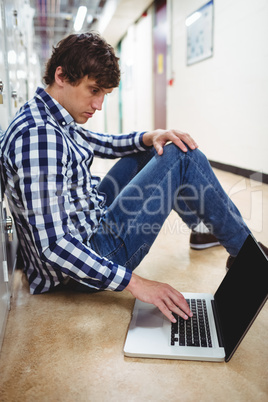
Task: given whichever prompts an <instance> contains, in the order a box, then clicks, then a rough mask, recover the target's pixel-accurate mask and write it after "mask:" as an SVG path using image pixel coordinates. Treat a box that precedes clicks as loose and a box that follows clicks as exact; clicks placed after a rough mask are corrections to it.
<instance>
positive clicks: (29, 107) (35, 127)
mask: <svg viewBox="0 0 268 402" xmlns="http://www.w3.org/2000/svg"><path fill="white" fill-rule="evenodd" d="M40 133H42V134H43V135H44V134H45V133H47V134H49V135H50V137H51V135H57V136H58V135H59V134H60V130H59V128H58V126H57V124H56V123H55V121H54V119H53V118H52V116H51V115H50V111H49V109H48V108H47V107H46V106H45V104H44V103H43V102H42V101H41V100H40V99H38V97H37V98H36V97H34V98H33V99H31V100H30V101H28V102H27V103H25V105H24V106H22V107H21V109H20V110H19V111H18V112H17V114H16V115H15V117H14V119H13V120H12V122H11V123H10V125H9V127H8V129H7V130H6V132H5V133H4V135H3V136H2V138H1V139H0V141H1V144H2V147H4V148H5V145H7V146H8V148H9V147H11V148H13V147H16V143H17V142H19V141H21V140H24V139H26V138H29V142H34V141H36V140H35V139H34V138H35V137H37V136H39V135H40ZM56 133H57V134H56ZM26 141H27V140H26Z"/></svg>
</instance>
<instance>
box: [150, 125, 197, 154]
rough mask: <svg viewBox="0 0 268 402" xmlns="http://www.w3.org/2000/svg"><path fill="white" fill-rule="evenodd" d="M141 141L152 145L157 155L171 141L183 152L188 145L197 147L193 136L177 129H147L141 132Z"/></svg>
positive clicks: (192, 147) (161, 152)
mask: <svg viewBox="0 0 268 402" xmlns="http://www.w3.org/2000/svg"><path fill="white" fill-rule="evenodd" d="M142 139H143V143H144V144H145V145H146V146H148V147H150V146H152V145H153V146H154V148H155V149H156V151H157V153H158V155H162V154H163V147H164V146H165V145H166V143H167V142H170V141H171V142H173V143H174V144H175V145H177V147H179V148H180V149H181V150H182V151H183V152H187V147H186V146H185V144H186V145H188V146H189V147H190V148H191V149H196V148H197V147H198V145H197V143H196V142H195V141H194V140H193V138H192V137H191V136H190V135H189V134H187V133H183V132H182V131H179V130H160V129H159V130H154V131H148V132H146V133H144V134H143V138H142Z"/></svg>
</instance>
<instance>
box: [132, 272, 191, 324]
mask: <svg viewBox="0 0 268 402" xmlns="http://www.w3.org/2000/svg"><path fill="white" fill-rule="evenodd" d="M125 289H126V290H127V291H129V292H130V293H131V294H132V295H133V296H134V297H136V298H137V299H139V300H141V301H143V302H145V303H151V304H154V305H155V306H156V307H158V308H159V310H160V311H161V312H162V313H163V314H164V315H165V316H166V317H167V318H168V319H169V320H170V321H172V322H176V319H175V318H174V316H173V314H172V313H176V314H178V315H179V316H181V317H182V318H184V319H185V320H187V319H188V317H192V316H193V314H192V312H191V310H190V308H189V306H188V303H187V302H186V300H185V298H184V297H183V295H182V294H181V293H180V292H178V291H177V290H175V289H174V288H172V287H171V286H169V285H167V284H165V283H161V282H155V281H151V280H148V279H144V278H141V277H140V276H138V275H136V274H134V273H132V277H131V279H130V282H129V284H128V285H127V287H126V288H125Z"/></svg>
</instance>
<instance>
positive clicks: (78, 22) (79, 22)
mask: <svg viewBox="0 0 268 402" xmlns="http://www.w3.org/2000/svg"><path fill="white" fill-rule="evenodd" d="M86 15H87V8H86V7H85V6H80V7H79V8H78V11H77V14H76V17H75V22H74V30H75V31H76V32H77V31H80V29H81V28H82V26H83V24H84V21H85V18H86Z"/></svg>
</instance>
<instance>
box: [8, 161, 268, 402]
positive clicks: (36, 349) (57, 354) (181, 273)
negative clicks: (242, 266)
mask: <svg viewBox="0 0 268 402" xmlns="http://www.w3.org/2000/svg"><path fill="white" fill-rule="evenodd" d="M101 169H102V168H101V167H99V171H100V170H101ZM103 170H105V168H104V167H103ZM216 173H217V175H218V177H219V179H220V181H221V182H222V184H223V186H224V188H225V189H226V191H227V192H228V193H229V194H230V195H231V196H232V199H233V200H234V201H235V203H236V204H237V205H238V207H239V208H240V210H241V212H242V214H243V216H244V218H245V219H246V220H247V222H248V224H249V226H250V228H251V229H252V231H253V233H254V235H255V236H256V238H257V239H258V240H260V241H262V242H263V243H264V244H266V245H267V244H268V186H267V185H262V184H261V183H259V182H254V181H252V182H250V181H249V180H245V179H243V178H242V177H239V176H235V175H232V174H229V173H224V172H221V171H216ZM226 258H227V253H226V251H225V250H224V249H223V248H222V247H215V248H213V249H210V250H206V251H193V250H190V249H189V231H188V229H187V228H186V227H185V226H184V225H183V224H182V222H181V221H180V220H179V219H178V218H177V217H176V215H175V214H173V213H172V214H171V216H170V217H169V219H168V221H167V223H166V224H165V226H164V227H163V230H162V232H161V233H160V235H159V237H158V238H157V240H156V242H155V244H154V245H153V247H152V250H151V252H150V253H149V255H148V256H147V257H146V258H145V259H144V261H143V262H142V264H141V265H140V266H139V267H138V269H137V273H139V274H140V275H142V276H144V277H147V278H152V279H155V280H159V281H165V282H168V283H170V284H171V285H173V286H174V287H176V288H178V289H179V290H181V291H204V292H212V293H213V292H214V291H215V290H216V288H217V286H218V284H219V282H220V281H221V279H222V278H223V276H224V274H225V269H224V267H225V261H226ZM133 303H134V300H133V298H132V297H131V296H130V295H129V294H128V293H125V292H122V293H111V292H104V293H100V294H97V295H74V294H67V293H63V292H62V293H57V294H56V293H54V294H44V295H40V296H30V295H29V292H28V285H27V283H26V282H25V279H24V277H23V276H22V273H21V271H16V274H15V280H14V296H13V299H12V309H11V312H10V315H9V318H8V323H7V329H6V335H5V339H4V343H3V348H2V352H1V355H0V372H1V375H0V401H1V402H19V401H23V402H25V401H26V402H30V401H35V402H36V401H37V402H38V401H42V402H54V401H60V402H74V401H75V402H87V401H94V402H95V401H96V402H98V401H103V402H106V401H107V402H108V401H116V402H121V401H124V402H125V401H126V402H128V401H139V402H142V401H165V402H166V401H169V400H174V401H226V400H230V401H241V402H245V401H258V402H260V401H263V402H264V401H265V402H267V400H268V363H267V362H268V304H266V305H265V307H264V308H263V310H262V311H261V313H260V315H259V316H258V318H257V320H256V321H255V322H254V324H253V326H252V328H251V329H250V331H249V332H248V334H247V336H246V338H245V339H244V340H243V342H242V344H241V345H240V346H239V348H238V350H237V352H236V354H235V355H234V357H233V358H232V360H231V361H230V362H229V363H207V362H206V363H204V362H187V361H168V360H158V359H137V358H135V359H133V358H126V357H124V355H123V344H124V340H125V336H126V332H127V328H128V324H129V321H130V317H131V310H132V306H133ZM236 313H239V312H235V311H234V314H236Z"/></svg>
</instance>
